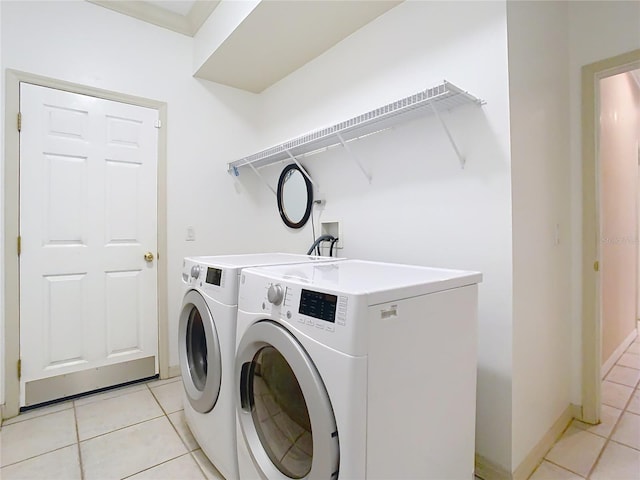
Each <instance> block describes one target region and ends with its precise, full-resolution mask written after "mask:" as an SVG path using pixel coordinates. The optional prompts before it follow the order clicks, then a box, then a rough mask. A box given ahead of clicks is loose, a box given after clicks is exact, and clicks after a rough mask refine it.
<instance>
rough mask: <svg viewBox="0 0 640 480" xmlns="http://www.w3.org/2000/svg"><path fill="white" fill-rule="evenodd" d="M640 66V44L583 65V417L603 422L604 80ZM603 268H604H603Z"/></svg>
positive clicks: (586, 420)
mask: <svg viewBox="0 0 640 480" xmlns="http://www.w3.org/2000/svg"><path fill="white" fill-rule="evenodd" d="M637 68H640V49H637V50H632V51H631V52H627V53H624V54H622V55H617V56H615V57H611V58H607V59H605V60H601V61H599V62H595V63H592V64H589V65H585V66H583V67H582V140H581V142H582V382H581V383H582V418H581V420H582V421H584V422H588V423H593V424H596V423H599V421H600V404H601V392H600V388H601V381H602V377H601V372H600V368H601V364H602V359H601V356H602V312H601V304H602V302H601V300H602V289H601V285H600V275H599V274H598V271H597V270H596V269H595V264H594V262H597V261H599V260H600V238H599V237H600V227H601V225H600V185H599V176H600V166H599V158H598V144H599V132H600V129H599V127H598V115H599V113H600V101H599V98H600V80H602V79H604V78H607V77H611V76H613V75H617V74H619V73H625V72H628V71H630V70H635V69H637ZM599 269H600V268H598V270H599Z"/></svg>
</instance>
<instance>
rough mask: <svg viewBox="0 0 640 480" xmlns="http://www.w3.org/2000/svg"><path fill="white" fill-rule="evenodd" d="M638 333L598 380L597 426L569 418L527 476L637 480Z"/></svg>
mask: <svg viewBox="0 0 640 480" xmlns="http://www.w3.org/2000/svg"><path fill="white" fill-rule="evenodd" d="M639 382H640V337H637V338H636V340H635V342H634V343H632V344H631V346H629V348H628V349H627V351H626V352H625V353H624V354H623V355H622V357H620V359H619V360H618V362H617V364H616V365H615V366H614V367H613V368H612V369H611V370H610V371H609V373H608V374H607V376H606V377H605V379H604V381H603V382H602V410H601V420H602V423H600V425H587V424H586V423H582V422H579V421H577V420H573V421H572V422H571V424H570V425H569V427H568V428H567V430H566V431H565V432H564V433H563V435H562V437H560V439H559V440H558V441H557V442H556V444H555V445H554V446H553V448H551V450H550V451H549V453H547V455H546V457H545V459H544V461H543V462H542V463H541V464H540V466H539V467H538V468H537V470H536V471H535V472H534V473H533V475H531V477H530V479H529V480H581V479H589V480H640V384H639Z"/></svg>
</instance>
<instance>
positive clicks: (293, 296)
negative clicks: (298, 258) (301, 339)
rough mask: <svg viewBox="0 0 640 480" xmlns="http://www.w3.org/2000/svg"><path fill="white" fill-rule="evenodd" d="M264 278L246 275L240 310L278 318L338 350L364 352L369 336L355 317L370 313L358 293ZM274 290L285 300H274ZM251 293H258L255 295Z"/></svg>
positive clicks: (364, 324) (364, 325) (360, 353)
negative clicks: (346, 293) (352, 293)
mask: <svg viewBox="0 0 640 480" xmlns="http://www.w3.org/2000/svg"><path fill="white" fill-rule="evenodd" d="M243 275H244V274H243ZM264 280H265V279H261V278H256V277H254V276H252V275H246V282H245V284H243V285H242V287H241V289H240V291H241V295H240V300H239V309H241V310H244V311H254V312H260V313H261V314H262V315H267V317H268V318H272V319H279V321H281V322H282V323H285V324H288V325H289V326H290V328H293V329H295V330H298V331H300V332H301V333H304V334H305V335H308V336H309V337H311V338H314V339H316V340H318V341H320V342H322V343H323V344H325V345H327V346H330V347H332V348H335V349H336V350H338V351H342V352H344V353H348V354H350V355H363V354H364V352H365V351H366V341H367V335H366V334H365V333H364V331H363V328H365V327H366V322H362V321H357V320H363V319H356V316H358V312H360V316H362V313H364V315H366V314H367V313H366V306H365V305H363V304H362V302H361V301H359V300H360V299H359V298H358V297H357V296H351V295H341V294H340V292H335V291H322V290H321V289H318V288H313V286H311V285H304V286H302V285H296V284H293V283H292V282H287V281H284V282H278V281H268V280H267V281H264ZM275 291H281V292H282V301H280V302H273V301H271V300H272V299H275V298H276V297H275V296H274V294H273V292H275ZM251 292H255V293H256V294H257V295H256V296H253V295H252V294H251ZM270 292H271V295H269V293H270ZM256 307H257V309H256Z"/></svg>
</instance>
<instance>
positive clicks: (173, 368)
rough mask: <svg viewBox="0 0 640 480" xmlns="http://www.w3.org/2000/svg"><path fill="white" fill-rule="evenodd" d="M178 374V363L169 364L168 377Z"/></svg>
mask: <svg viewBox="0 0 640 480" xmlns="http://www.w3.org/2000/svg"><path fill="white" fill-rule="evenodd" d="M179 376H180V365H169V378H173V377H179Z"/></svg>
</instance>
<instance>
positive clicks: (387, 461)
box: [235, 260, 481, 480]
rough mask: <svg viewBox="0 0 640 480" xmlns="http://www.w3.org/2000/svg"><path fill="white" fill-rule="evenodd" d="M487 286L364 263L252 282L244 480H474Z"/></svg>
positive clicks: (242, 408) (243, 379)
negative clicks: (481, 307)
mask: <svg viewBox="0 0 640 480" xmlns="http://www.w3.org/2000/svg"><path fill="white" fill-rule="evenodd" d="M480 280H481V274H479V273H476V272H463V271H454V270H443V269H432V268H424V267H414V266H407V265H395V264H382V263H374V262H364V261H357V260H345V261H343V262H336V263H327V264H309V265H294V266H282V267H264V268H251V269H247V270H244V271H243V272H242V281H241V286H240V291H239V299H238V327H237V328H238V329H237V338H238V351H237V356H236V367H235V378H236V409H237V417H238V433H237V441H238V462H239V472H240V478H241V479H242V480H250V479H258V478H260V479H268V480H281V479H301V478H304V479H321V478H323V479H330V478H332V479H336V478H340V479H364V478H368V479H373V478H377V479H391V478H393V479H417V478H421V479H437V480H445V479H451V480H460V479H469V480H470V479H472V478H473V471H474V446H475V409H476V402H475V399H476V366H477V353H476V352H477V347H476V342H477V334H476V331H477V327H476V323H477V283H478V282H479V281H480Z"/></svg>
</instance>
